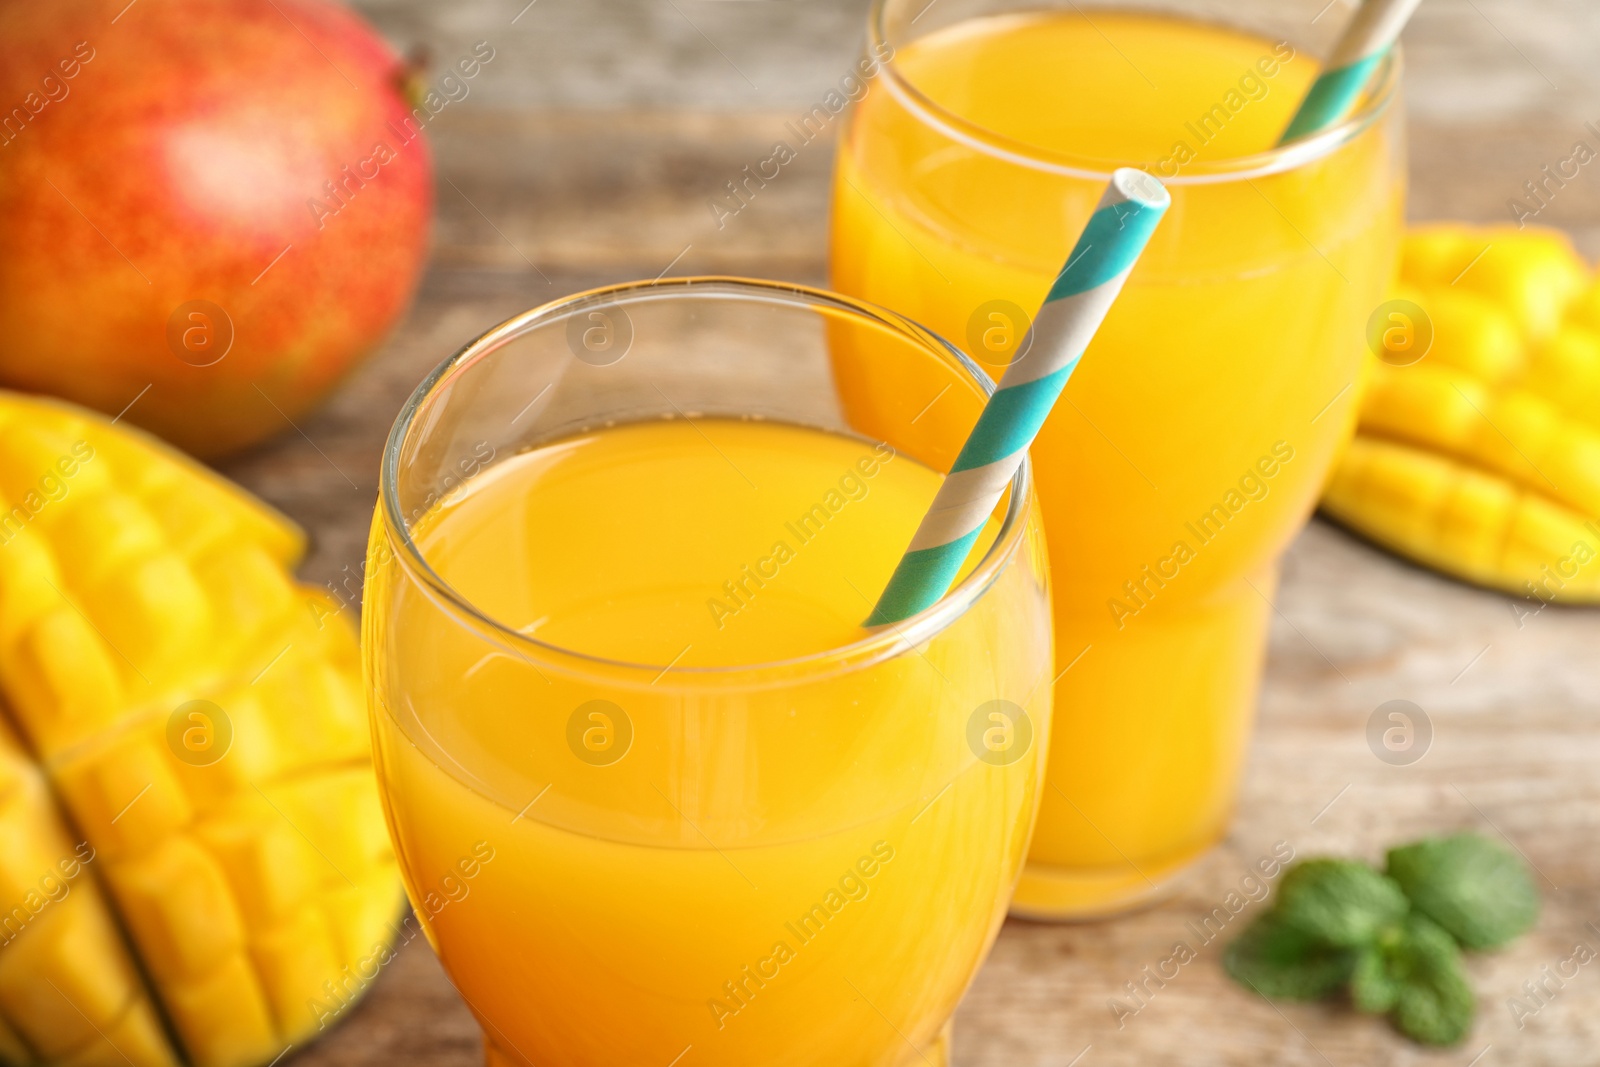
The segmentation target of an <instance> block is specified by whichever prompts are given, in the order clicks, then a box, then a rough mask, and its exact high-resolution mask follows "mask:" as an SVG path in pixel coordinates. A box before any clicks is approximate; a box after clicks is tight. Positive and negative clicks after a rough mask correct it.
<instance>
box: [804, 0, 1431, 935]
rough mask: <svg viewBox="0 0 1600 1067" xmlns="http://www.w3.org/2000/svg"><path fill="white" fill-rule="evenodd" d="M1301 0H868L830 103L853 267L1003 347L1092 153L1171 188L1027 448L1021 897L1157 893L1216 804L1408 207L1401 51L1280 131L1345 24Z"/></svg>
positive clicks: (1192, 853) (1112, 907)
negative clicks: (1036, 753)
mask: <svg viewBox="0 0 1600 1067" xmlns="http://www.w3.org/2000/svg"><path fill="white" fill-rule="evenodd" d="M1320 6H1321V4H1320V0H1318V2H1312V3H1306V4H1299V3H1285V2H1278V0H1274V2H1272V3H1262V2H1254V3H1251V2H1242V0H1241V2H1239V3H1231V4H1218V3H1207V2H1183V0H1177V2H1168V3H1162V4H1159V5H1145V4H1128V5H1106V4H1101V3H1096V4H1095V5H1093V6H1088V5H1079V4H1076V3H1072V2H1070V0H1068V2H1065V3H1052V2H1049V0H1030V2H1029V3H1028V4H1027V5H1026V6H1023V5H1019V4H1016V3H1013V2H1004V0H942V2H941V3H938V4H933V5H930V4H928V3H927V0H878V2H877V3H876V4H875V6H874V8H873V13H872V16H871V27H870V36H871V45H870V47H871V50H872V54H873V55H874V56H876V57H890V58H888V59H887V60H885V61H884V62H883V63H882V66H881V69H875V68H874V73H875V78H874V79H873V80H872V81H871V82H870V84H869V86H868V88H867V89H866V91H865V96H864V98H863V99H861V100H860V101H859V103H857V105H856V106H855V108H854V110H853V112H852V114H851V117H850V118H849V120H848V122H847V124H846V125H845V127H844V128H843V130H842V133H841V138H842V139H841V142H840V147H839V157H838V163H837V171H836V180H835V186H834V190H833V221H832V228H833V238H832V240H833V247H832V271H833V281H834V285H835V287H836V288H838V289H839V290H841V291H842V292H845V293H848V294H851V295H854V296H859V297H862V298H864V299H867V300H871V301H873V302H876V303H880V304H883V305H885V306H888V307H892V308H895V309H896V310H897V311H900V312H902V313H903V314H905V315H907V316H908V317H910V318H912V319H914V320H916V321H918V322H921V323H924V324H926V325H928V326H929V327H931V328H932V329H934V330H936V331H938V332H940V333H942V334H944V335H945V336H948V337H951V338H953V339H956V340H957V341H958V342H960V343H962V344H963V345H964V347H965V348H966V349H967V351H969V352H970V353H972V354H973V356H974V357H975V358H977V359H978V360H979V361H980V362H982V363H985V364H986V365H987V368H988V369H989V372H990V373H991V374H994V375H996V376H998V374H999V372H1000V370H1001V368H1003V367H1004V365H1005V364H1006V362H1007V361H1008V360H1009V359H1011V358H1012V357H1013V356H1014V355H1016V353H1017V348H1018V345H1019V344H1020V343H1021V341H1022V339H1023V338H1024V337H1025V336H1026V330H1027V325H1028V323H1027V316H1028V314H1030V313H1031V312H1032V311H1033V310H1034V309H1036V308H1037V307H1038V306H1039V303H1040V301H1041V300H1042V299H1043V297H1044V295H1045V293H1046V292H1047V290H1048V288H1049V286H1050V283H1051V281H1052V279H1053V278H1054V276H1055V274H1056V272H1057V270H1058V269H1059V268H1060V265H1061V263H1062V262H1063V259H1064V257H1065V255H1066V254H1067V250H1068V249H1069V247H1070V245H1071V242H1072V239H1073V237H1074V236H1075V235H1076V234H1077V233H1078V232H1079V231H1080V230H1081V228H1082V226H1083V224H1084V221H1085V220H1086V219H1087V218H1088V216H1089V214H1090V212H1091V211H1092V210H1093V208H1094V205H1095V201H1096V198H1097V197H1098V195H1099V193H1100V190H1101V189H1102V188H1103V187H1104V185H1105V182H1106V179H1107V177H1108V175H1109V172H1110V171H1111V170H1112V169H1113V168H1115V167H1117V166H1135V167H1143V168H1144V169H1146V170H1148V171H1149V172H1150V173H1151V174H1154V175H1155V176H1156V177H1158V178H1160V179H1161V180H1162V181H1163V182H1165V183H1166V184H1167V186H1168V188H1169V189H1170V191H1171V193H1172V199H1173V203H1172V207H1171V209H1170V211H1169V212H1168V214H1167V217H1166V219H1165V220H1164V221H1163V223H1162V225H1161V227H1160V228H1159V229H1158V230H1157V231H1156V234H1155V236H1154V238H1153V240H1152V241H1151V243H1150V245H1149V247H1148V249H1147V250H1146V252H1145V253H1144V256H1143V257H1142V259H1141V260H1140V262H1139V263H1138V265H1137V266H1136V267H1135V268H1134V270H1133V273H1132V275H1131V277H1130V279H1129V281H1128V284H1127V287H1126V289H1125V290H1124V291H1123V293H1122V296H1121V298H1120V299H1119V300H1118V302H1117V304H1116V306H1115V307H1113V308H1112V310H1111V313H1110V315H1109V316H1108V317H1107V318H1106V320H1105V324H1104V326H1103V327H1102V328H1101V330H1100V331H1099V334H1098V335H1097V336H1096V338H1095V340H1094V342H1093V343H1092V344H1091V345H1090V346H1089V350H1088V352H1087V354H1086V357H1085V359H1084V361H1083V366H1082V368H1081V369H1080V370H1079V371H1078V372H1077V374H1076V375H1075V376H1074V377H1073V378H1072V380H1071V382H1070V383H1069V384H1068V386H1067V388H1066V391H1065V393H1064V395H1063V397H1062V400H1061V401H1060V403H1059V404H1058V405H1057V407H1056V410H1055V412H1054V414H1053V415H1052V416H1051V418H1050V420H1049V421H1048V422H1047V423H1046V425H1045V427H1044V430H1043V432H1042V433H1041V434H1040V435H1039V437H1038V439H1037V441H1036V443H1035V445H1034V447H1033V450H1032V455H1033V459H1034V462H1035V464H1036V471H1037V478H1038V484H1039V497H1040V501H1041V504H1042V507H1043V511H1044V516H1045V526H1046V530H1047V532H1048V537H1049V542H1050V556H1051V561H1052V570H1053V583H1052V586H1053V597H1054V611H1055V622H1056V642H1057V647H1056V658H1057V668H1056V670H1057V671H1058V673H1059V677H1058V679H1057V681H1056V730H1055V740H1054V742H1053V748H1052V751H1051V754H1050V765H1049V772H1048V775H1047V784H1046V788H1045V794H1044V798H1043V802H1042V807H1041V811H1040V817H1039V825H1038V829H1037V832H1036V834H1035V837H1034V842H1033V845H1032V851H1031V853H1030V857H1029V862H1028V868H1027V871H1026V872H1025V874H1024V876H1023V879H1022V881H1021V883H1020V885H1019V887H1018V891H1017V901H1016V908H1017V910H1018V911H1019V912H1022V913H1024V914H1029V915H1034V916H1038V917H1063V918H1064V917H1074V916H1093V915H1097V914H1105V913H1108V912H1114V911H1117V910H1119V909H1122V908H1126V907H1129V906H1131V905H1133V904H1136V903H1138V902H1139V901H1141V900H1145V899H1149V898H1150V897H1152V896H1154V895H1156V894H1158V893H1160V892H1162V891H1163V890H1164V889H1166V888H1167V887H1168V886H1169V885H1171V884H1172V883H1173V881H1174V879H1175V877H1176V876H1177V875H1178V874H1180V873H1181V872H1182V871H1183V870H1184V869H1185V868H1186V867H1188V866H1189V865H1190V864H1191V863H1192V862H1193V861H1194V860H1195V859H1196V858H1197V857H1198V856H1200V855H1201V854H1202V853H1203V852H1205V851H1206V850H1207V849H1208V848H1210V846H1211V845H1213V844H1214V843H1215V842H1216V841H1217V840H1218V839H1219V838H1220V837H1221V836H1222V834H1223V833H1224V832H1225V831H1226V828H1227V823H1228V819H1229V816H1230V814H1231V808H1232V805H1233V801H1234V796H1235V792H1236V788H1237V784H1238V781H1239V778H1240V774H1241V771H1242V764H1243V759H1244V756H1245V752H1246V748H1247V742H1248V737H1249V728H1250V723H1251V719H1252V717H1253V714H1254V704H1255V697H1256V691H1257V685H1258V679H1259V677H1260V673H1261V663H1262V655H1263V649H1264V645H1265V638H1266V629H1267V623H1268V620H1269V618H1270V617H1271V613H1272V607H1271V598H1272V596H1273V595H1274V591H1275V586H1276V582H1277V571H1278V564H1277V561H1278V557H1279V555H1280V554H1281V552H1282V551H1283V549H1284V547H1285V546H1286V545H1287V543H1288V541H1289V539H1290V538H1291V537H1292V536H1293V535H1294V533H1295V531H1296V530H1297V529H1298V528H1299V527H1300V525H1301V523H1302V522H1304V520H1305V518H1306V516H1307V515H1308V514H1309V513H1310V511H1311V509H1312V507H1313V506H1314V503H1315V500H1316V498H1317V494H1318V491H1319V489H1320V487H1321V485H1322V481H1323V478H1324V476H1325V475H1326V473H1327V471H1328V469H1329V466H1330V464H1331V462H1332V460H1333V458H1334V456H1335V454H1336V452H1337V451H1338V449H1339V448H1340V446H1341V444H1342V442H1343V441H1344V440H1345V439H1346V438H1347V436H1348V435H1349V433H1350V432H1351V430H1352V428H1353V422H1354V415H1355V410H1356V404H1355V400H1356V396H1357V394H1358V392H1359V387H1358V384H1357V378H1358V374H1359V369H1360V366H1361V360H1362V358H1363V354H1362V347H1363V340H1362V339H1363V335H1364V328H1365V324H1366V322H1367V319H1368V317H1369V316H1370V315H1371V314H1372V312H1373V311H1374V309H1375V308H1376V307H1377V305H1378V304H1379V303H1380V301H1381V300H1382V299H1383V298H1384V296H1385V288H1386V286H1387V284H1388V282H1389V279H1390V275H1391V272H1392V269H1393V263H1394V257H1395V254H1396V248H1397V244H1398V239H1399V232H1400V227H1401V219H1402V206H1403V171H1404V145H1403V142H1402V131H1401V126H1400V119H1399V108H1398V106H1397V102H1396V97H1397V95H1398V89H1397V86H1398V79H1399V71H1398V64H1399V60H1398V54H1396V55H1395V56H1394V57H1391V58H1390V59H1387V60H1385V61H1384V63H1383V64H1381V66H1380V68H1379V70H1378V71H1377V73H1376V74H1375V78H1374V83H1373V87H1372V89H1371V92H1370V95H1369V96H1368V98H1367V99H1366V100H1365V101H1363V103H1362V104H1361V105H1360V107H1359V109H1358V110H1357V111H1356V113H1355V114H1353V115H1352V116H1351V117H1350V118H1349V119H1348V120H1347V121H1344V122H1342V123H1340V124H1339V125H1338V126H1336V127H1334V128H1332V129H1329V130H1327V131H1325V132H1324V133H1322V134H1319V135H1316V136H1313V137H1311V138H1309V139H1306V140H1304V141H1301V142H1298V143H1295V144H1292V145H1289V146H1285V147H1274V145H1275V142H1276V140H1277V138H1278V136H1279V134H1280V133H1281V131H1282V130H1283V129H1284V127H1285V126H1286V125H1287V124H1288V121H1289V119H1290V116H1291V115H1292V114H1293V112H1294V110H1295V108H1296V105H1297V104H1298V102H1299V101H1300V99H1301V97H1302V96H1303V95H1304V93H1305V90H1306V88H1307V87H1308V86H1309V85H1310V83H1311V82H1312V80H1313V79H1314V78H1315V76H1316V74H1317V71H1318V64H1317V60H1316V58H1315V54H1316V53H1317V51H1318V50H1319V49H1321V48H1324V47H1325V46H1326V43H1327V41H1328V40H1329V39H1330V38H1331V37H1332V35H1334V34H1335V33H1336V32H1337V30H1338V29H1339V27H1338V25H1337V22H1338V16H1337V14H1336V13H1332V12H1329V13H1327V15H1326V17H1324V18H1321V19H1317V18H1316V17H1315V16H1316V15H1317V9H1318V8H1319V7H1320ZM1308 35H1310V39H1309V40H1308ZM836 370H837V374H838V379H839V385H840V390H841V397H842V399H843V402H844V406H845V410H846V411H847V412H852V411H857V410H868V409H870V408H871V407H872V405H874V404H875V403H877V402H878V398H880V397H882V396H886V395H892V394H893V393H894V392H895V391H898V390H913V391H925V390H926V384H927V383H924V382H920V381H917V380H915V379H914V378H912V379H908V378H896V377H893V376H892V375H890V374H888V373H886V372H885V368H884V367H883V365H882V364H881V363H875V362H873V361H871V360H867V359H860V358H857V356H856V354H854V353H853V352H851V351H850V350H849V349H848V348H840V349H839V350H838V351H837V353H836Z"/></svg>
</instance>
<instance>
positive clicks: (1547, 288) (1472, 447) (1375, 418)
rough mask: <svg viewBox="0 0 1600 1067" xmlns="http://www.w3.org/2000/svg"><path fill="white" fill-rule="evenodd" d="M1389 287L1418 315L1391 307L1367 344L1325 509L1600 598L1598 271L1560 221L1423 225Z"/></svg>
mask: <svg viewBox="0 0 1600 1067" xmlns="http://www.w3.org/2000/svg"><path fill="white" fill-rule="evenodd" d="M1396 295H1397V297H1398V300H1399V301H1405V302H1408V303H1409V305H1412V306H1414V308H1419V309H1421V315H1420V316H1418V315H1416V314H1413V313H1412V310H1411V309H1410V308H1408V307H1406V306H1405V305H1399V312H1400V314H1399V316H1398V317H1395V318H1394V322H1395V323H1396V324H1397V325H1396V326H1395V327H1394V328H1395V329H1397V330H1400V331H1402V332H1400V333H1397V334H1395V335H1394V339H1395V343H1394V344H1393V345H1392V346H1391V344H1390V342H1389V341H1387V340H1386V341H1384V342H1383V343H1382V344H1380V345H1378V346H1377V347H1376V348H1375V351H1377V353H1378V355H1379V357H1380V358H1379V359H1378V361H1377V362H1376V363H1375V364H1374V365H1373V367H1372V373H1371V376H1370V379H1369V381H1368V382H1367V386H1366V391H1365V394H1364V396H1363V399H1362V406H1361V412H1360V424H1359V428H1358V431H1357V436H1356V438H1355V440H1354V441H1352V442H1351V444H1350V446H1349V448H1348V450H1347V451H1346V452H1345V454H1344V456H1343V458H1342V459H1341V461H1340V463H1339V465H1338V467H1337V468H1336V469H1335V471H1334V473H1333V475H1332V477H1331V479H1330V480H1329V483H1328V486H1327V488H1326V490H1325V493H1324V496H1323V500H1322V507H1323V509H1324V511H1325V512H1326V513H1327V514H1329V515H1330V516H1332V517H1333V518H1335V519H1336V520H1338V521H1339V522H1341V523H1343V524H1345V525H1347V526H1349V527H1351V528H1352V529H1354V530H1356V531H1357V532H1359V533H1361V534H1363V535H1364V536H1366V537H1368V538H1370V539H1372V540H1373V541H1376V542H1378V543H1379V544H1381V545H1384V546H1385V547H1387V548H1389V549H1391V550H1393V551H1395V552H1397V553H1399V554H1400V555H1403V556H1406V557H1408V558H1410V559H1412V560H1414V561H1416V562H1418V563H1421V564H1423V565H1425V566H1429V567H1433V568H1435V569H1437V570H1440V571H1443V572H1444V573H1446V574H1450V575H1454V576H1455V577H1458V578H1461V579H1464V580H1466V581H1469V582H1474V583H1477V584H1479V585H1484V586H1487V587H1489V588H1493V589H1499V590H1503V591H1505V592H1508V593H1512V594H1515V595H1517V596H1520V597H1524V598H1531V599H1533V600H1536V601H1538V602H1539V604H1540V605H1541V606H1542V605H1543V604H1545V603H1550V602H1552V601H1564V602H1568V603H1585V602H1600V285H1597V284H1596V280H1595V278H1594V276H1593V274H1592V273H1591V271H1590V270H1589V268H1588V267H1587V265H1586V264H1585V263H1584V262H1583V261H1582V260H1581V259H1580V258H1579V256H1578V255H1577V253H1576V252H1575V251H1574V250H1573V248H1572V245H1571V243H1570V242H1569V241H1568V240H1567V238H1566V237H1565V236H1563V235H1561V234H1559V233H1557V232H1555V231H1551V230H1540V229H1535V228H1532V227H1530V228H1528V229H1526V230H1517V229H1515V228H1512V227H1483V228H1474V227H1468V226H1463V225H1456V224H1445V225H1432V226H1426V227H1421V228H1417V229H1414V230H1413V231H1412V232H1411V233H1410V234H1409V235H1408V236H1407V238H1406V242H1405V250H1404V256H1403V260H1402V265H1401V275H1400V287H1399V292H1398V293H1397V294H1396ZM1387 307H1388V305H1386V308H1387ZM1413 320H1418V321H1413ZM1381 326H1382V324H1380V328H1381ZM1430 335H1431V344H1429V345H1428V347H1427V348H1426V351H1425V352H1423V351H1417V350H1415V349H1411V348H1410V346H1411V345H1412V344H1415V345H1416V346H1417V348H1421V347H1422V344H1423V342H1422V341H1419V340H1418V338H1419V337H1420V338H1430Z"/></svg>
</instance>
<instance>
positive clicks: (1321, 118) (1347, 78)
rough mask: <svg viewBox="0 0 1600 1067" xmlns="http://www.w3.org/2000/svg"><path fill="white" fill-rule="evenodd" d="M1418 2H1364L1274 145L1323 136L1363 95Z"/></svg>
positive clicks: (1415, 0) (1406, 0)
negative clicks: (1315, 135) (1313, 136)
mask: <svg viewBox="0 0 1600 1067" xmlns="http://www.w3.org/2000/svg"><path fill="white" fill-rule="evenodd" d="M1421 2H1422V0H1363V3H1362V5H1361V7H1360V8H1359V9H1358V10H1357V11H1356V14H1355V17H1354V18H1352V19H1351V20H1350V25H1349V26H1346V27H1345V31H1344V36H1343V37H1341V38H1339V43H1338V44H1336V45H1334V46H1333V55H1331V56H1329V57H1328V65H1327V66H1326V67H1325V68H1324V69H1323V71H1322V73H1321V74H1320V75H1318V77H1317V80H1316V81H1315V82H1312V83H1311V91H1310V92H1308V93H1307V94H1306V98H1305V99H1304V100H1302V101H1300V110H1299V111H1296V112H1295V113H1294V118H1293V119H1291V120H1290V121H1289V128H1288V129H1286V130H1284V131H1283V136H1282V137H1280V138H1279V139H1278V143H1279V144H1285V143H1287V142H1289V141H1293V140H1295V139H1296V138H1298V137H1304V136H1306V135H1307V134H1311V133H1316V132H1317V131H1318V130H1325V129H1327V128H1328V127H1329V126H1332V125H1333V124H1334V123H1335V122H1338V121H1339V120H1340V119H1342V118H1344V117H1345V115H1347V114H1349V112H1350V109H1351V108H1352V107H1354V106H1355V103H1356V100H1357V99H1359V98H1360V96H1361V93H1362V92H1363V91H1364V90H1365V89H1366V87H1367V82H1368V80H1370V79H1371V77H1372V71H1373V68H1374V67H1376V66H1377V65H1378V62H1379V61H1380V60H1381V59H1383V57H1384V56H1386V55H1388V53H1389V49H1390V48H1392V47H1394V43H1395V41H1397V40H1399V38H1400V31H1401V30H1402V29H1404V28H1405V24H1406V21H1407V20H1408V19H1410V18H1411V13H1412V12H1413V11H1415V10H1416V9H1417V5H1418V4H1420V3H1421Z"/></svg>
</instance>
